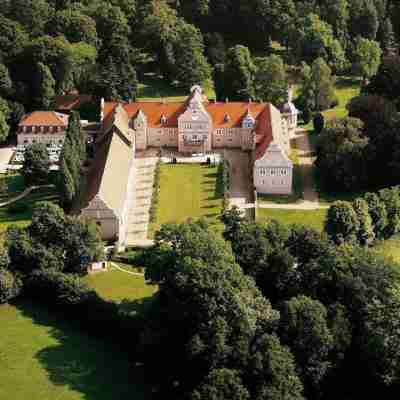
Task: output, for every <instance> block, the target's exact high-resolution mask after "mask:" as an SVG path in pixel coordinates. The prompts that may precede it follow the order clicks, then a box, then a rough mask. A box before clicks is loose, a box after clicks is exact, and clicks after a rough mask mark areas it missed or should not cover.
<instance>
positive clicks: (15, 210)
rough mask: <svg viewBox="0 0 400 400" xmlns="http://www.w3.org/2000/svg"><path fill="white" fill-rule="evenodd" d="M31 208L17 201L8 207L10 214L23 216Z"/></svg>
mask: <svg viewBox="0 0 400 400" xmlns="http://www.w3.org/2000/svg"><path fill="white" fill-rule="evenodd" d="M28 209H29V206H28V204H26V203H23V202H21V201H17V202H15V203H13V204H10V206H9V207H8V212H9V213H10V214H22V213H24V212H26V211H28Z"/></svg>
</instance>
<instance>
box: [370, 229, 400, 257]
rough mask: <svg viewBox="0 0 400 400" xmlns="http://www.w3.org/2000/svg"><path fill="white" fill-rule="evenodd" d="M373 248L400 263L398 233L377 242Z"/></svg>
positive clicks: (399, 239)
mask: <svg viewBox="0 0 400 400" xmlns="http://www.w3.org/2000/svg"><path fill="white" fill-rule="evenodd" d="M373 249H374V250H375V251H377V252H378V253H379V254H382V255H384V256H385V257H387V258H388V259H390V260H393V261H395V262H396V263H399V264H400V235H396V236H393V237H392V238H391V239H387V240H383V241H381V242H378V243H377V244H376V245H375V246H374V247H373Z"/></svg>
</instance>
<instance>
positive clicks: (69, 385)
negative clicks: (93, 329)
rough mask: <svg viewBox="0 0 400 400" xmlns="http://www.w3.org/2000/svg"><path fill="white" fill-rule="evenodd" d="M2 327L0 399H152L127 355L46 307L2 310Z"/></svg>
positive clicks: (28, 304) (25, 303)
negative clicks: (146, 394) (88, 334)
mask: <svg viewBox="0 0 400 400" xmlns="http://www.w3.org/2000/svg"><path fill="white" fill-rule="evenodd" d="M0 326H1V341H0V382H1V385H0V399H13V400H26V399H29V400H50V399H57V400H113V399H127V398H131V399H135V400H142V399H144V398H146V396H145V389H144V385H143V381H144V379H143V377H142V376H140V372H139V371H135V370H134V369H133V367H132V365H131V364H130V363H129V362H128V360H127V359H126V355H125V354H121V353H119V352H118V351H117V350H116V349H115V348H111V347H110V346H108V345H107V344H105V343H104V342H102V341H100V340H97V339H94V338H92V337H89V336H87V335H86V334H84V333H82V332H80V331H79V329H78V327H77V326H71V324H69V323H68V322H67V321H64V320H62V317H61V316H57V315H55V314H53V313H51V312H49V311H47V310H46V309H45V308H44V307H42V306H40V305H37V304H34V303H32V302H29V301H18V302H17V303H16V304H15V305H2V306H0ZM147 398H148V397H147Z"/></svg>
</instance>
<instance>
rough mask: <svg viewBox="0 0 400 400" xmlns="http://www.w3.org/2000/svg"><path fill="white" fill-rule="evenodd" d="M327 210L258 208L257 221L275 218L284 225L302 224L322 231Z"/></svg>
mask: <svg viewBox="0 0 400 400" xmlns="http://www.w3.org/2000/svg"><path fill="white" fill-rule="evenodd" d="M326 212H327V210H312V211H305V210H279V209H266V208H258V209H257V222H266V221H268V220H272V219H275V220H277V221H279V222H281V223H282V224H284V225H292V224H300V225H305V226H307V227H310V228H314V229H315V230H317V231H319V232H322V231H323V230H324V222H325V217H326Z"/></svg>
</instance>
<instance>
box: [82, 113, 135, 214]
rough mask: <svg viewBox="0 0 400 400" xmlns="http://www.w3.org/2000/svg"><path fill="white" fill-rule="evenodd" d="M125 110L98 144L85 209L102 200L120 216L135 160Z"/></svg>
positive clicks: (89, 176)
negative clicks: (93, 202)
mask: <svg viewBox="0 0 400 400" xmlns="http://www.w3.org/2000/svg"><path fill="white" fill-rule="evenodd" d="M124 114H125V111H124V110H123V109H122V107H121V108H117V110H116V115H115V116H114V121H115V124H113V126H112V127H111V128H110V130H109V131H108V132H107V133H105V134H104V135H103V137H102V138H101V139H100V141H99V142H97V147H96V155H95V159H94V161H93V163H92V166H91V168H90V171H89V173H88V179H87V186H86V191H85V193H84V197H83V208H86V207H88V206H90V203H91V202H92V201H97V200H98V199H100V200H101V201H102V202H103V203H104V204H105V205H106V206H107V207H108V208H109V209H110V210H112V211H113V212H114V213H115V214H116V215H118V216H120V215H121V214H122V212H123V208H124V204H125V201H126V198H127V195H126V194H127V193H126V191H127V190H128V180H129V174H130V171H131V165H132V162H133V158H134V153H133V148H132V146H131V145H130V144H131V141H130V140H128V138H129V137H130V133H129V127H128V124H127V120H126V118H125V116H124Z"/></svg>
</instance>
